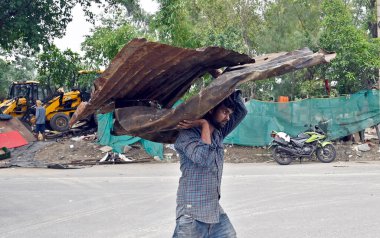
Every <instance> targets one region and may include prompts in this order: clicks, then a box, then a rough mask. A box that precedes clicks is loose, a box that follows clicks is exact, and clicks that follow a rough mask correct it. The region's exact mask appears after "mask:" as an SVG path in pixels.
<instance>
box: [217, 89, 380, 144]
mask: <svg viewBox="0 0 380 238" xmlns="http://www.w3.org/2000/svg"><path fill="white" fill-rule="evenodd" d="M246 107H247V109H248V114H247V116H246V117H245V118H244V120H243V121H242V122H241V123H240V125H239V126H238V127H237V128H235V130H234V131H232V132H231V133H230V135H228V136H227V137H226V138H225V140H224V143H227V144H238V145H247V146H266V145H268V144H269V143H270V142H271V141H272V138H271V137H270V133H271V131H272V130H275V131H283V132H285V133H288V134H289V135H291V136H296V135H298V134H299V133H300V132H303V131H305V130H306V129H307V128H305V125H310V124H311V125H319V126H320V127H321V128H322V129H323V130H325V131H327V134H328V137H329V139H330V140H333V139H337V138H341V137H344V136H347V135H350V134H353V133H355V132H358V131H361V130H364V129H365V128H369V127H371V126H375V125H378V124H380V93H379V90H368V91H360V92H358V93H355V94H351V95H347V96H341V97H336V98H312V99H304V100H301V101H295V102H287V103H277V102H263V101H258V100H250V101H249V102H247V103H246Z"/></svg>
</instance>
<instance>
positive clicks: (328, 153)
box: [270, 126, 336, 165]
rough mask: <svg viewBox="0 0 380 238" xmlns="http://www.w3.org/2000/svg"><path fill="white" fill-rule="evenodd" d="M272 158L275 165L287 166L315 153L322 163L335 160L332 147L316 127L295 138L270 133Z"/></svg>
mask: <svg viewBox="0 0 380 238" xmlns="http://www.w3.org/2000/svg"><path fill="white" fill-rule="evenodd" d="M271 137H273V141H272V143H271V146H270V147H272V148H273V153H272V156H273V158H274V160H276V162H277V163H279V164H281V165H288V164H290V163H291V162H292V161H293V160H295V159H298V158H299V159H300V161H301V159H302V158H311V157H312V156H313V154H314V153H315V154H316V155H317V159H318V160H319V161H321V162H323V163H330V162H332V161H333V160H334V159H335V158H336V151H335V147H334V145H333V144H332V143H331V142H330V141H326V138H327V135H326V133H325V132H324V131H323V130H322V129H320V128H319V127H318V126H314V127H313V128H310V129H308V130H307V131H305V132H303V133H301V134H299V135H298V136H297V137H290V136H289V135H287V134H286V133H284V132H276V131H272V133H271Z"/></svg>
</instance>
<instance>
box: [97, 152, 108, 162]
mask: <svg viewBox="0 0 380 238" xmlns="http://www.w3.org/2000/svg"><path fill="white" fill-rule="evenodd" d="M108 156H109V154H108V152H107V153H106V154H105V155H104V156H103V158H101V159H100V160H99V162H104V161H106V160H107V158H108Z"/></svg>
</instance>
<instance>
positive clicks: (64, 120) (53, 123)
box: [49, 112, 70, 132]
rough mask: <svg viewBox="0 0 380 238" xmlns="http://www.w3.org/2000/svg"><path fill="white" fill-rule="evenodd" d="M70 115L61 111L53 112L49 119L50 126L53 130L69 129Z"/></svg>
mask: <svg viewBox="0 0 380 238" xmlns="http://www.w3.org/2000/svg"><path fill="white" fill-rule="evenodd" d="M69 121H70V117H69V116H68V115H66V114H64V113H62V112H59V113H57V114H55V115H54V116H53V117H52V118H51V120H50V123H49V124H50V127H51V129H53V130H55V131H60V132H63V131H67V130H68V129H69Z"/></svg>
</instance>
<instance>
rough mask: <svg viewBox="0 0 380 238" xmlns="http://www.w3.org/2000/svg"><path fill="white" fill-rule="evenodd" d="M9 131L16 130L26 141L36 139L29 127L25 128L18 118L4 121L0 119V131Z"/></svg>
mask: <svg viewBox="0 0 380 238" xmlns="http://www.w3.org/2000/svg"><path fill="white" fill-rule="evenodd" d="M7 116H8V115H7ZM10 131H17V132H18V133H20V135H21V136H22V137H23V138H24V139H25V140H26V141H27V142H33V141H36V137H35V136H34V135H33V133H32V132H31V131H30V128H27V126H26V125H24V123H22V122H21V121H20V120H19V119H18V118H11V119H10V120H6V121H4V120H0V133H6V132H10Z"/></svg>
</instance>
